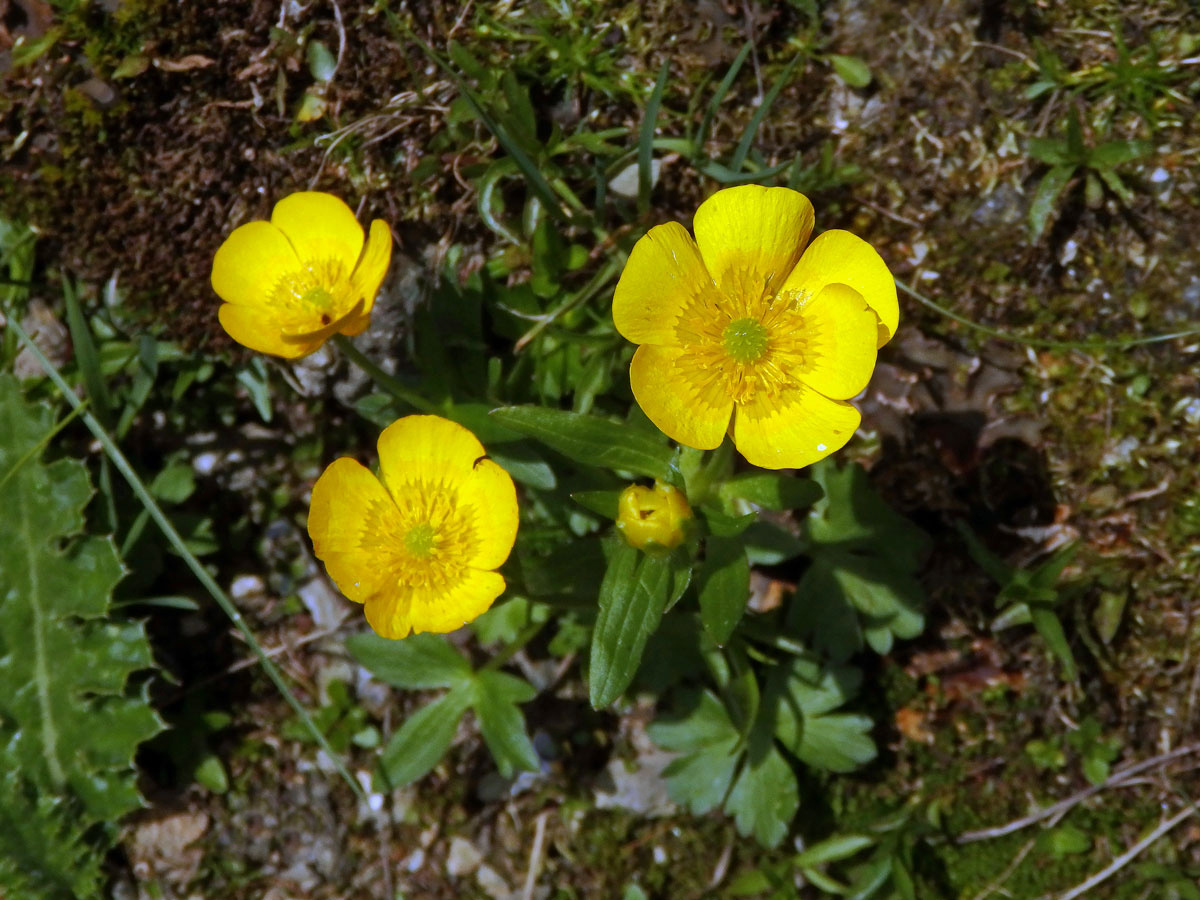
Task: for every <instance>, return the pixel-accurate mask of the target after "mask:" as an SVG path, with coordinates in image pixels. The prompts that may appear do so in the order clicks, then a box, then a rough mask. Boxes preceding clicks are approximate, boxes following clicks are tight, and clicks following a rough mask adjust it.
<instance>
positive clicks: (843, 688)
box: [650, 654, 875, 847]
mask: <svg viewBox="0 0 1200 900" xmlns="http://www.w3.org/2000/svg"><path fill="white" fill-rule="evenodd" d="M732 658H733V659H734V661H735V663H736V665H737V666H740V667H743V668H742V671H741V674H740V675H739V676H730V677H729V679H728V680H727V681H726V683H725V685H724V687H725V691H724V694H725V698H726V699H725V702H722V700H720V699H718V697H717V696H716V695H715V694H713V693H712V692H711V691H703V692H695V691H683V692H681V693H680V694H679V699H678V702H677V706H676V708H675V709H674V711H673V712H672V714H671V715H670V716H669V717H665V718H660V719H659V720H657V721H655V722H654V723H653V724H652V725H651V726H650V736H651V738H653V740H654V741H655V743H657V744H658V745H659V746H661V747H663V748H664V749H667V750H672V751H674V752H676V753H679V754H680V756H679V757H678V758H677V759H675V760H674V761H673V762H671V764H670V765H669V766H668V767H667V769H666V770H665V772H664V775H665V776H666V779H667V788H668V790H669V791H670V794H671V797H672V799H673V800H675V801H676V802H677V803H680V804H682V805H685V806H686V807H687V808H688V809H689V810H691V812H692V813H694V814H696V815H701V814H703V813H706V812H709V811H711V810H713V809H716V808H717V807H718V806H719V807H721V808H723V809H724V811H725V812H726V813H727V814H729V815H731V816H734V817H735V820H736V822H737V826H738V830H739V831H740V832H741V833H742V834H746V835H749V834H753V835H754V836H755V838H756V839H757V840H758V841H759V842H760V843H761V844H763V845H764V846H768V847H773V846H776V845H778V844H779V843H780V842H781V841H782V840H783V838H784V836H785V835H786V834H787V829H788V826H789V824H790V822H791V820H792V817H793V816H794V815H795V814H796V811H797V810H798V809H799V805H800V797H799V787H798V782H797V780H796V776H795V774H794V772H793V768H792V764H791V763H790V762H789V761H788V760H789V757H794V758H796V759H799V760H800V761H801V762H803V763H804V764H805V765H807V766H809V767H811V768H813V769H816V770H824V771H830V772H848V771H851V770H853V769H855V768H858V767H859V766H861V765H863V764H864V763H867V762H869V761H870V760H872V759H874V758H875V744H874V742H873V741H872V740H871V738H870V731H871V728H872V725H873V723H872V722H871V720H870V719H869V718H867V717H866V716H861V715H857V714H853V713H845V712H837V711H836V710H838V709H839V708H840V707H842V706H843V705H844V704H845V703H847V702H848V701H849V700H850V699H851V698H852V697H853V696H854V694H855V693H856V692H857V690H858V686H859V683H860V681H861V673H860V672H859V671H858V670H857V669H855V668H853V667H851V666H844V665H825V664H823V663H822V662H821V661H820V660H819V659H818V658H817V657H815V656H811V655H807V654H806V655H799V656H788V657H785V658H784V659H782V660H780V661H779V662H777V663H776V665H774V666H773V667H771V669H770V670H769V671H770V674H769V675H768V676H767V683H766V686H765V688H764V689H763V690H762V692H761V694H760V692H759V688H758V683H757V680H756V676H755V674H754V671H753V670H752V669H749V668H744V666H745V661H744V657H741V656H740V655H739V654H735V655H734V656H733V657H732ZM738 660H741V661H740V662H738Z"/></svg>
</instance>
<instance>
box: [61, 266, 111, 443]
mask: <svg viewBox="0 0 1200 900" xmlns="http://www.w3.org/2000/svg"><path fill="white" fill-rule="evenodd" d="M63 302H64V304H65V305H66V308H67V327H68V328H70V330H71V346H72V347H73V348H74V350H75V364H76V365H77V366H78V367H79V374H80V375H81V376H82V377H83V384H84V388H85V390H86V391H87V397H88V401H89V402H90V403H91V405H92V412H93V413H94V414H95V416H96V418H97V419H99V420H100V421H101V423H103V424H104V425H108V423H109V417H110V414H111V412H112V406H111V401H110V399H109V396H108V388H107V387H105V384H104V376H103V375H102V374H101V372H100V357H99V354H97V352H96V342H95V341H94V340H93V339H92V329H91V328H90V327H88V323H87V320H86V319H85V318H84V317H83V309H82V307H81V306H80V305H79V288H78V287H77V286H76V285H75V284H74V282H72V281H71V279H70V278H64V279H63Z"/></svg>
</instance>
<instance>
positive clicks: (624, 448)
mask: <svg viewBox="0 0 1200 900" xmlns="http://www.w3.org/2000/svg"><path fill="white" fill-rule="evenodd" d="M492 418H493V419H495V420H496V421H497V422H498V423H499V424H500V425H502V426H504V427H505V428H509V429H511V430H513V431H518V432H520V433H522V434H527V435H529V436H530V437H532V438H536V439H537V440H539V441H541V442H542V443H544V444H546V446H548V447H550V448H552V449H554V450H557V451H558V452H559V453H561V454H563V455H564V456H566V457H568V458H569V459H573V460H575V461H576V462H580V463H584V464H586V465H599V466H603V467H605V468H608V469H612V470H614V471H617V472H632V473H634V474H637V475H648V476H649V477H651V478H659V479H661V480H663V481H673V480H675V478H676V477H677V476H676V474H675V467H674V460H675V451H674V450H672V449H671V448H670V447H668V446H667V445H666V444H664V443H662V442H661V441H660V440H658V439H656V438H655V437H654V435H653V434H652V433H650V432H648V431H643V430H642V429H639V428H634V427H633V426H631V425H622V424H620V423H618V422H612V421H609V420H607V419H601V418H598V417H595V416H582V415H579V414H578V413H568V412H560V411H559V410H553V409H539V408H537V407H515V406H514V407H508V408H506V409H496V410H493V411H492Z"/></svg>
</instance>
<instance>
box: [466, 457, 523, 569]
mask: <svg viewBox="0 0 1200 900" xmlns="http://www.w3.org/2000/svg"><path fill="white" fill-rule="evenodd" d="M459 501H460V502H461V503H465V504H470V505H471V506H473V511H472V513H471V519H472V521H473V522H474V524H475V536H476V539H477V544H476V545H475V552H474V553H473V554H472V556H471V558H470V559H468V560H466V562H467V564H468V565H470V566H473V567H474V568H477V569H495V568H496V567H498V566H499V565H500V564H501V563H503V562H504V561H505V560H506V559H508V554H509V553H511V552H512V548H513V542H514V541H516V539H517V524H518V518H519V515H518V511H517V489H516V486H515V485H514V484H513V480H512V478H511V477H510V476H509V474H508V473H507V472H505V471H504V469H502V468H500V466H498V465H496V463H494V462H492V461H491V460H490V459H483V460H480V461H479V462H478V463H476V465H475V468H474V469H473V470H472V472H471V474H470V476H469V477H468V478H467V479H466V481H465V482H464V483H463V486H462V488H461V489H460V491H459Z"/></svg>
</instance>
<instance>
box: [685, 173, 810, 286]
mask: <svg viewBox="0 0 1200 900" xmlns="http://www.w3.org/2000/svg"><path fill="white" fill-rule="evenodd" d="M812 226H813V207H812V204H811V203H809V202H808V198H807V197H805V196H804V195H803V194H801V193H799V192H798V191H793V190H791V189H790V188H780V187H773V188H766V187H762V186H760V185H757V184H747V185H742V186H740V187H732V188H726V189H725V190H723V191H717V193H715V194H713V195H712V196H711V197H709V198H708V199H707V200H705V201H704V202H703V203H701V204H700V208H699V209H697V210H696V219H695V222H694V229H695V232H696V243H697V244H699V245H700V255H701V256H702V257H703V258H704V263H705V265H706V266H707V267H708V271H709V272H711V273H712V277H713V278H714V279H716V282H717V284H718V285H720V287H721V290H722V291H724V292H725V293H727V294H737V295H739V296H744V297H755V298H758V297H761V296H763V295H764V294H768V293H774V292H776V291H778V290H779V286H780V284H782V283H783V281H784V279H785V278H787V276H788V273H789V272H791V271H792V268H793V267H794V266H795V265H796V260H798V259H800V251H801V250H802V249H803V247H804V244H805V242H807V241H808V236H809V234H811V233H812Z"/></svg>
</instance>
